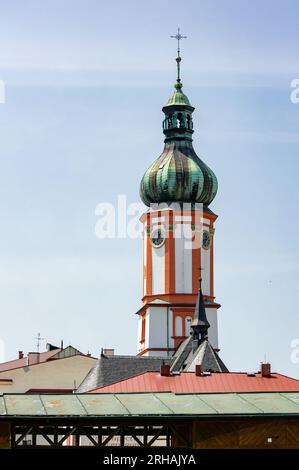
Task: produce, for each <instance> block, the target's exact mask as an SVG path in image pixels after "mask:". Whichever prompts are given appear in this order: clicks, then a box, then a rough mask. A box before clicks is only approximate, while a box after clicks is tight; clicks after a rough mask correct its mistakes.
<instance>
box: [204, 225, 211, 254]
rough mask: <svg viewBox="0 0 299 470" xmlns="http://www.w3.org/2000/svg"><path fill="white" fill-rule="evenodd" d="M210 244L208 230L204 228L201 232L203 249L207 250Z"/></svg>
mask: <svg viewBox="0 0 299 470" xmlns="http://www.w3.org/2000/svg"><path fill="white" fill-rule="evenodd" d="M210 244H211V235H210V232H208V231H207V230H204V231H203V234H202V247H203V248H204V249H205V250H208V249H209V248H210Z"/></svg>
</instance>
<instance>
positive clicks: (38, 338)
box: [35, 333, 46, 352]
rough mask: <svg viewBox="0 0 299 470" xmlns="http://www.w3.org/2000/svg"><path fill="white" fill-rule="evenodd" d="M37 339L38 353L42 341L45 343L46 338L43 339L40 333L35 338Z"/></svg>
mask: <svg viewBox="0 0 299 470" xmlns="http://www.w3.org/2000/svg"><path fill="white" fill-rule="evenodd" d="M35 339H36V340H37V342H36V347H37V352H39V347H40V343H41V341H44V340H45V339H46V338H42V337H41V335H40V333H37V336H36V337H35Z"/></svg>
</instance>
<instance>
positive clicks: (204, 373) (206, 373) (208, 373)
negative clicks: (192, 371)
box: [202, 370, 212, 377]
mask: <svg viewBox="0 0 299 470" xmlns="http://www.w3.org/2000/svg"><path fill="white" fill-rule="evenodd" d="M202 375H203V376H204V377H205V376H207V377H208V376H209V375H212V373H211V372H210V371H207V370H206V371H204V372H203V373H202Z"/></svg>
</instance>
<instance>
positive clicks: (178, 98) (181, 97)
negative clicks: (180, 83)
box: [166, 90, 190, 106]
mask: <svg viewBox="0 0 299 470" xmlns="http://www.w3.org/2000/svg"><path fill="white" fill-rule="evenodd" d="M174 104H175V105H183V106H190V101H189V99H188V98H187V96H186V95H185V94H184V93H183V92H182V91H181V90H175V91H174V92H173V93H172V95H171V96H170V98H169V100H168V101H167V105H166V106H172V105H174Z"/></svg>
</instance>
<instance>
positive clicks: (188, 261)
mask: <svg viewBox="0 0 299 470" xmlns="http://www.w3.org/2000/svg"><path fill="white" fill-rule="evenodd" d="M189 234H191V226H190V225H189V224H188V225H187V224H184V228H182V225H181V224H178V225H176V227H175V291H176V293H178V294H191V293H192V249H191V246H190V241H189V240H190V238H188V237H189Z"/></svg>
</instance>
